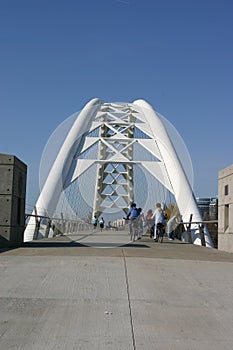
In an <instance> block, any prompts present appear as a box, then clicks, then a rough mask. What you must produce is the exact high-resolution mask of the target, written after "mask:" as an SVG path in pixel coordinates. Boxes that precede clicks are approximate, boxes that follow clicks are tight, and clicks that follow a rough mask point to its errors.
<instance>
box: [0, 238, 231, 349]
mask: <svg viewBox="0 0 233 350" xmlns="http://www.w3.org/2000/svg"><path fill="white" fill-rule="evenodd" d="M79 238H80V237H77V236H76V235H73V236H70V237H63V236H62V237H57V238H56V239H46V240H42V241H36V242H31V243H27V244H25V245H24V246H23V247H21V248H18V249H12V250H3V249H2V250H1V254H0V281H1V283H0V309H1V313H0V348H1V349H4V350H8V349H12V348H16V349H25V350H26V349H27V350H29V349H30V350H31V349H36V350H37V349H41V350H42V349H43V350H44V349H46V350H50V349H51V350H52V349H66V350H69V349H75V350H77V349H82V350H89V349H92V350H93V349H101V350H102V349H112V350H116V349H123V350H128V349H132V350H133V349H140V350H144V349H145V350H150V349H151V350H152V349H153V350H154V349H159V350H163V349H179V350H180V349H185V350H187V349H211V350H214V349H216V350H217V349H220V348H224V349H229V350H230V349H232V344H233V334H232V326H233V292H232V291H233V279H232V269H233V254H229V253H223V252H219V251H217V250H212V249H208V248H205V247H198V246H194V245H189V244H185V243H181V242H178V241H177V242H170V241H169V242H165V243H163V244H158V243H154V242H153V241H152V240H150V239H149V237H147V236H145V237H143V238H142V240H140V241H138V242H135V243H131V244H128V245H126V246H123V247H114V248H109V249H106V248H92V247H87V246H83V245H81V244H80V243H79V242H77V241H78V240H79ZM92 243H94V242H92ZM96 243H97V242H96Z"/></svg>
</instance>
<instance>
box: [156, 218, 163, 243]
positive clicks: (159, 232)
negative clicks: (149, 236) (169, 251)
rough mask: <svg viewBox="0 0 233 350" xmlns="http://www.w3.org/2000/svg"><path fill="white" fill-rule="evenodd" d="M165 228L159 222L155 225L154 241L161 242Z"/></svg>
mask: <svg viewBox="0 0 233 350" xmlns="http://www.w3.org/2000/svg"><path fill="white" fill-rule="evenodd" d="M164 233H165V229H164V225H163V224H161V223H158V224H157V226H156V240H155V241H156V242H160V243H163V237H164Z"/></svg>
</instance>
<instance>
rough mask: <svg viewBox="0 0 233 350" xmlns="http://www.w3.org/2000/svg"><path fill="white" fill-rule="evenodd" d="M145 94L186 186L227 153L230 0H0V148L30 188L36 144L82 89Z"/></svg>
mask: <svg viewBox="0 0 233 350" xmlns="http://www.w3.org/2000/svg"><path fill="white" fill-rule="evenodd" d="M94 97H99V98H101V99H102V100H103V101H105V102H114V101H121V102H131V101H133V100H135V99H137V98H143V99H145V100H147V101H148V102H149V103H150V104H151V105H152V106H153V107H154V109H155V110H156V111H158V112H159V113H161V114H162V115H163V116H164V117H166V118H167V119H168V120H169V121H170V122H171V123H172V124H173V125H174V126H175V128H176V129H177V130H178V132H179V133H180V135H181V136H182V138H183V140H184V142H185V144H186V146H187V148H188V150H189V153H190V156H191V158H192V162H193V169H194V191H195V195H196V196H215V195H216V194H217V178H218V171H219V170H220V169H222V168H224V167H226V166H228V165H230V164H232V163H233V137H232V133H233V119H232V117H233V113H232V112H233V1H232V0H143V1H142V0H20V1H19V0H0V121H1V137H0V152H1V153H9V154H14V155H16V156H17V157H18V158H20V159H21V160H22V161H24V162H25V163H26V164H27V165H28V186H27V204H31V205H34V203H35V201H36V199H37V196H38V194H39V181H38V172H39V163H40V158H41V155H42V152H43V149H44V146H45V144H46V142H47V140H48V138H49V136H50V135H51V133H52V132H53V131H54V129H55V128H56V127H57V126H58V125H59V124H60V123H62V122H63V121H64V120H65V119H66V118H67V117H69V116H70V115H71V114H73V113H74V112H76V111H79V110H80V109H82V107H83V106H84V105H85V104H86V102H88V101H89V100H90V99H92V98H94Z"/></svg>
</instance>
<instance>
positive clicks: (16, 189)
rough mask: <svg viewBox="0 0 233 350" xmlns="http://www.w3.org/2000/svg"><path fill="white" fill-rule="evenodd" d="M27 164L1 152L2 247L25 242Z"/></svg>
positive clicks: (0, 205)
mask: <svg viewBox="0 0 233 350" xmlns="http://www.w3.org/2000/svg"><path fill="white" fill-rule="evenodd" d="M26 177H27V166H26V165H25V164H24V163H23V162H22V161H20V160H19V159H18V158H17V157H15V156H14V155H10V154H0V247H14V246H19V245H21V244H22V242H23V232H24V222H25V195H26Z"/></svg>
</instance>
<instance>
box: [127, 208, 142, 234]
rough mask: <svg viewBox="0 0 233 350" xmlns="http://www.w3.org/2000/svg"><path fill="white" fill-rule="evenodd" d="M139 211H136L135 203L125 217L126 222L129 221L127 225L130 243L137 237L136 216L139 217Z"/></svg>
mask: <svg viewBox="0 0 233 350" xmlns="http://www.w3.org/2000/svg"><path fill="white" fill-rule="evenodd" d="M139 214H140V213H139V211H138V209H137V206H136V203H132V204H131V207H130V209H129V211H128V213H127V215H126V220H130V224H129V232H130V237H131V241H135V238H136V236H137V234H138V233H137V232H138V227H137V226H138V222H137V221H138V220H137V218H138V216H139Z"/></svg>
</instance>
